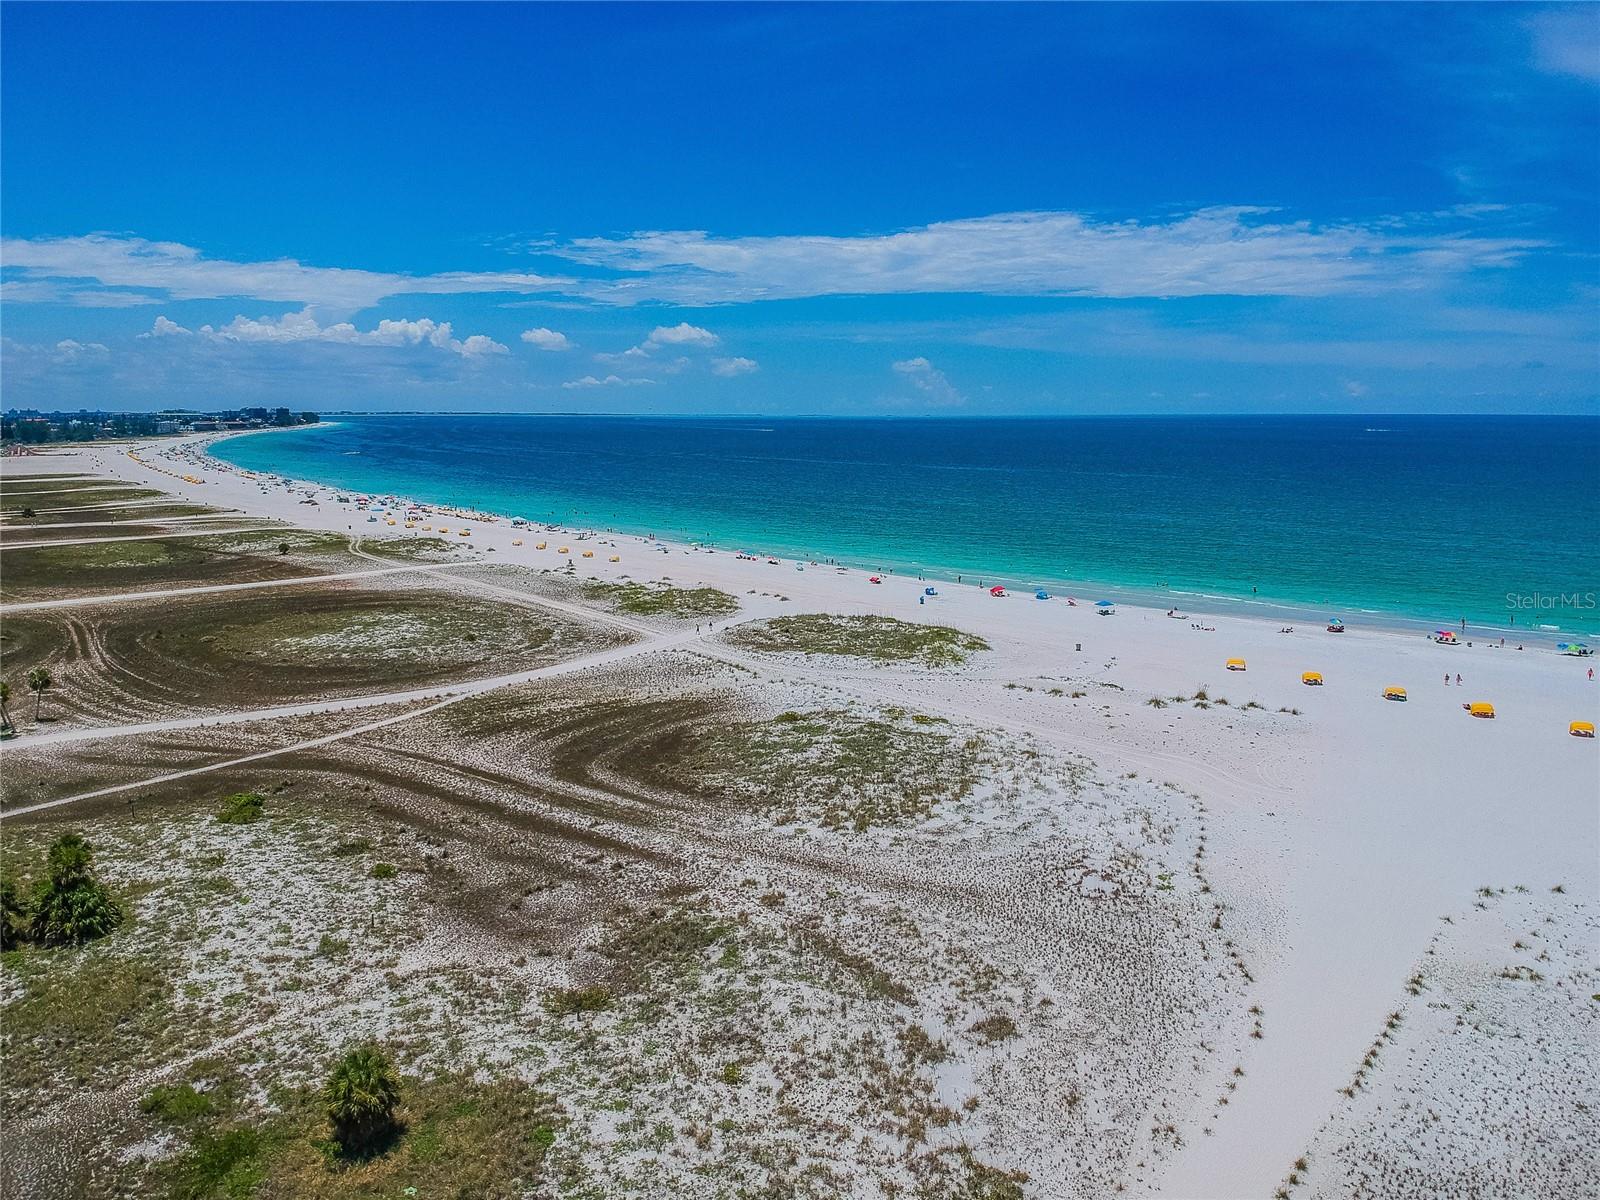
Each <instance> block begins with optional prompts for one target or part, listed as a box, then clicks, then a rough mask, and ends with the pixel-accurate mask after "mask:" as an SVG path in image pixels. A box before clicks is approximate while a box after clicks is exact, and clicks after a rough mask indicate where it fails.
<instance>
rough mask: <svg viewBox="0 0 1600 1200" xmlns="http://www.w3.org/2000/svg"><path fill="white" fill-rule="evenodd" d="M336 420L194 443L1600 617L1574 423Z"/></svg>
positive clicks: (494, 489) (719, 536)
mask: <svg viewBox="0 0 1600 1200" xmlns="http://www.w3.org/2000/svg"><path fill="white" fill-rule="evenodd" d="M339 421H340V423H339V424H337V425H336V426H333V427H331V428H326V429H313V430H305V431H300V432H292V433H283V434H270V435H265V436H260V437H245V438H238V439H234V440H230V441H225V442H223V443H220V444H219V445H217V446H216V447H215V450H214V452H215V454H216V455H217V457H219V458H222V459H225V460H227V461H229V462H232V463H235V464H237V465H239V466H244V467H249V468H253V469H256V470H265V471H275V472H278V473H280V474H284V475H289V476H293V477H295V478H300V479H314V480H319V481H322V482H325V483H328V484H331V485H335V486H338V487H343V488H349V489H355V490H360V491H367V492H381V493H396V494H401V495H406V496H411V497H414V498H416V499H419V500H429V501H434V502H441V503H453V504H459V505H464V506H472V507H478V508H483V509H489V510H492V511H496V512H502V513H507V514H512V515H522V516H526V517H529V518H530V519H540V520H551V521H561V522H566V523H575V524H580V525H587V526H598V527H608V528H615V529H619V530H627V531H632V532H654V533H657V534H660V535H663V536H671V537H676V538H683V539H691V540H692V539H699V540H704V541H707V542H710V543H713V544H716V545H721V546H725V547H739V548H743V547H749V548H752V549H761V550H770V551H775V552H786V553H789V554H805V555H808V556H813V557H817V556H831V557H835V558H838V559H840V560H842V561H845V562H852V563H855V564H857V565H862V566H869V567H886V568H888V567H892V568H896V569H906V568H920V569H923V570H926V571H929V572H931V573H934V574H944V573H955V572H961V573H973V574H981V575H982V576H983V577H985V578H993V579H1000V580H1003V581H1005V582H1007V583H1010V584H1011V585H1013V586H1019V587H1020V586H1023V585H1027V584H1033V583H1036V582H1049V583H1064V582H1066V583H1075V584H1077V585H1078V586H1080V587H1084V588H1085V589H1086V590H1092V588H1090V587H1088V585H1094V586H1097V587H1100V588H1101V589H1103V590H1106V591H1109V592H1112V594H1113V596H1115V594H1116V592H1115V589H1117V588H1119V587H1120V588H1121V589H1123V594H1124V595H1128V596H1130V597H1132V596H1140V597H1144V596H1147V595H1148V594H1149V593H1160V594H1169V593H1173V592H1176V593H1196V594H1198V596H1190V597H1188V598H1187V599H1184V597H1183V596H1182V595H1181V594H1180V595H1179V596H1178V600H1179V601H1181V602H1182V603H1184V604H1185V606H1186V607H1191V608H1200V607H1201V606H1202V605H1203V604H1204V603H1205V601H1204V600H1203V599H1200V597H1216V598H1223V597H1228V598H1232V599H1234V600H1237V601H1245V602H1249V601H1250V600H1251V599H1252V597H1254V598H1256V599H1258V600H1260V601H1274V602H1280V603H1283V604H1286V605H1289V606H1290V607H1291V609H1296V610H1300V613H1301V616H1300V619H1302V620H1309V619H1312V618H1314V617H1318V616H1326V615H1328V614H1330V613H1332V612H1338V613H1340V615H1344V616H1346V617H1352V618H1353V617H1354V616H1355V615H1356V614H1358V613H1362V612H1368V613H1382V614H1388V615H1392V616H1407V617H1420V618H1423V619H1426V620H1429V621H1439V622H1445V621H1456V620H1459V619H1460V618H1461V617H1463V616H1464V617H1467V618H1468V619H1469V620H1471V621H1473V622H1475V623H1483V624H1489V625H1499V626H1502V627H1504V626H1506V625H1508V623H1509V620H1510V618H1511V617H1512V616H1513V615H1515V618H1516V621H1515V627H1516V628H1518V629H1521V628H1524V627H1525V626H1530V625H1537V624H1546V625H1555V626H1559V627H1560V628H1562V629H1563V630H1584V631H1594V630H1595V629H1597V628H1600V610H1597V609H1596V607H1595V602H1596V593H1600V538H1597V535H1596V530H1597V526H1600V420H1597V419H1595V418H1587V417H1578V418H1533V419H1530V418H1477V417H1474V418H1443V417H1264V418H1263V417H1211V418H1062V419H993V420H904V419H894V420H840V419H785V418H768V419H714V418H706V419H694V420H684V419H656V418H630V417H577V416H528V415H512V416H453V415H436V414H429V415H404V416H399V415H396V416H387V415H386V416H364V417H360V416H358V417H344V418H340V419H339ZM1508 594H1510V595H1511V596H1521V597H1541V598H1542V599H1539V600H1535V601H1532V602H1531V603H1532V604H1533V605H1534V607H1527V606H1526V605H1527V604H1528V603H1529V602H1528V601H1524V602H1523V603H1524V607H1520V608H1513V607H1512V603H1511V602H1509V601H1508Z"/></svg>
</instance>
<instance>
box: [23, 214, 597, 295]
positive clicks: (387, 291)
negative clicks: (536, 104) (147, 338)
mask: <svg viewBox="0 0 1600 1200" xmlns="http://www.w3.org/2000/svg"><path fill="white" fill-rule="evenodd" d="M0 261H3V262H4V264H5V268H6V270H7V271H8V272H14V273H15V275H16V277H17V280H18V282H20V283H22V284H28V285H33V286H34V287H35V288H37V287H38V286H39V285H48V287H49V289H50V291H49V295H50V296H51V297H52V298H53V301H54V302H56V303H62V302H68V303H79V304H87V305H98V304H106V303H114V304H126V303H130V302H136V303H149V302H152V301H154V300H158V299H170V300H218V299H236V298H248V299H253V300H264V301H278V302H288V303H294V304H304V305H308V306H311V307H314V308H319V309H327V310H330V311H334V312H344V313H354V312H359V311H360V310H362V309H365V308H370V307H372V306H373V305H374V304H377V303H378V302H379V301H380V300H384V299H386V298H388V297H391V296H411V295H461V294H474V293H476V294H484V293H497V292H510V293H518V294H528V293H535V292H559V291H561V290H562V289H563V288H565V287H566V286H567V284H568V282H569V281H564V280H560V279H551V278H547V277H545V276H542V275H535V274H529V273H526V272H472V271H450V272H445V273H443V274H436V275H400V274H393V273H387V272H381V271H364V270H359V269H353V268H348V267H314V266H307V265H305V264H304V263H300V262H297V261H296V260H294V259H291V258H284V259H275V260H272V261H270V262H232V261H230V260H228V259H213V258H206V257H205V256H204V255H202V254H201V252H200V251H199V250H196V249H195V248H194V247H192V246H185V245H183V244H181V243H179V242H152V241H148V240H146V239H144V238H137V237H118V236H115V235H112V234H104V233H95V234H89V235H86V236H83V237H67V238H40V239H32V240H30V239H26V238H6V239H4V240H3V241H0ZM8 286H13V287H14V285H12V284H11V283H10V281H8ZM108 287H109V288H138V289H142V290H143V291H144V293H146V294H145V295H142V296H140V297H139V298H138V299H137V300H136V301H134V300H130V299H128V298H127V294H124V293H114V294H112V295H113V296H115V297H116V298H115V299H111V298H109V297H108V294H107V293H106V292H105V290H104V289H105V288H108ZM44 298H45V296H44V294H43V293H42V292H38V291H36V292H35V294H34V295H32V296H30V295H29V294H28V293H27V292H23V293H21V294H20V296H19V295H17V294H16V293H15V292H13V294H12V295H8V296H7V299H24V300H27V299H32V300H40V299H44Z"/></svg>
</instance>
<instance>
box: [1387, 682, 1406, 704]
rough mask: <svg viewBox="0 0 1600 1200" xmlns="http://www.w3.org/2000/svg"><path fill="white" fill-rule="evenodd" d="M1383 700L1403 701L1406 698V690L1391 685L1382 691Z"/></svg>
mask: <svg viewBox="0 0 1600 1200" xmlns="http://www.w3.org/2000/svg"><path fill="white" fill-rule="evenodd" d="M1383 698H1384V699H1385V700H1404V699H1405V698H1406V690H1405V688H1403V687H1399V686H1398V685H1396V684H1393V683H1391V684H1390V685H1389V686H1388V687H1386V688H1384V689H1383Z"/></svg>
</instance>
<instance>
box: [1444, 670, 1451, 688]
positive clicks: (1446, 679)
mask: <svg viewBox="0 0 1600 1200" xmlns="http://www.w3.org/2000/svg"><path fill="white" fill-rule="evenodd" d="M1444 685H1445V687H1449V686H1450V672H1449V671H1446V672H1445V673H1444Z"/></svg>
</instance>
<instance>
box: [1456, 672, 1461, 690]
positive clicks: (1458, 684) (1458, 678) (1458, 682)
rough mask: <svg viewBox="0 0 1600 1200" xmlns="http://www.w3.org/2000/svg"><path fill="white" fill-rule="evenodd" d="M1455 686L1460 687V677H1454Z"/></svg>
mask: <svg viewBox="0 0 1600 1200" xmlns="http://www.w3.org/2000/svg"><path fill="white" fill-rule="evenodd" d="M1456 686H1457V687H1460V686H1461V676H1460V675H1459V674H1458V675H1457V676H1456Z"/></svg>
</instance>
